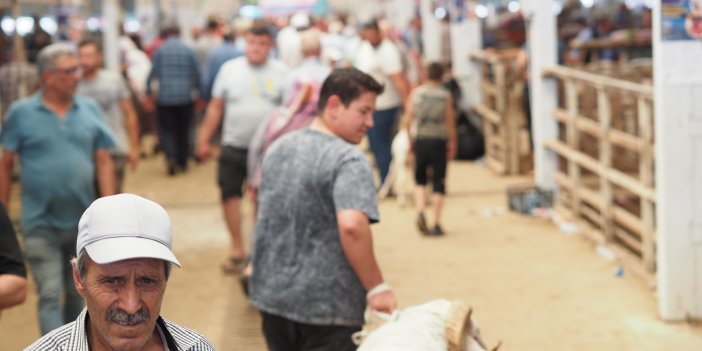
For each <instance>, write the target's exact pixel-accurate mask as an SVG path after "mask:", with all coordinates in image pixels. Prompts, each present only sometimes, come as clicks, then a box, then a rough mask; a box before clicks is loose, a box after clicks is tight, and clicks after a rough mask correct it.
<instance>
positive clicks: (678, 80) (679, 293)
mask: <svg viewBox="0 0 702 351" xmlns="http://www.w3.org/2000/svg"><path fill="white" fill-rule="evenodd" d="M669 6H675V5H674V4H673V5H669ZM662 12H663V11H661V1H655V2H654V9H653V72H654V79H653V81H654V82H655V85H654V120H655V123H654V124H655V154H656V156H655V167H656V170H655V176H656V180H655V184H656V202H657V203H656V219H657V250H656V256H657V279H658V294H657V295H658V309H659V313H660V315H661V317H662V318H663V319H665V320H685V319H686V318H698V319H699V318H702V290H701V289H700V284H701V283H702V103H700V101H702V74H700V71H699V68H695V67H699V62H700V60H702V47H701V46H700V42H699V41H698V40H684V39H683V40H680V39H678V40H667V39H666V38H664V37H663V36H662V31H663V23H662V17H661V16H662Z"/></svg>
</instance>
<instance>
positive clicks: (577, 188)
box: [544, 67, 656, 284]
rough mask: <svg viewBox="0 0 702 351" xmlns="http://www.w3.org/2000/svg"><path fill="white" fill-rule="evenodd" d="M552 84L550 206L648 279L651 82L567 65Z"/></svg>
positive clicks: (554, 71)
mask: <svg viewBox="0 0 702 351" xmlns="http://www.w3.org/2000/svg"><path fill="white" fill-rule="evenodd" d="M544 74H545V75H546V76H548V77H552V78H555V79H556V80H557V81H558V83H559V84H558V86H559V95H560V97H559V104H558V107H557V108H556V109H555V111H553V117H554V118H555V120H556V122H557V123H558V135H559V136H558V138H557V139H555V140H549V141H546V143H545V146H546V147H547V148H548V149H550V150H552V151H554V152H555V153H556V154H557V155H558V159H559V168H558V171H557V173H556V174H555V181H556V183H557V185H558V187H559V192H558V196H557V198H556V210H557V211H558V212H560V213H565V214H567V215H568V216H569V217H571V218H575V219H577V220H579V221H581V222H584V224H587V225H588V226H589V227H591V228H592V229H593V230H592V231H588V234H590V236H591V237H592V238H593V239H594V240H595V241H596V242H600V243H603V242H607V243H612V244H615V245H611V247H612V248H613V249H614V250H615V252H616V253H617V254H618V256H619V257H620V259H621V260H622V261H623V262H624V263H625V264H626V265H627V267H628V268H629V269H632V270H633V271H634V272H636V273H639V274H640V275H642V276H643V277H644V278H645V279H646V280H647V281H648V283H650V284H653V277H654V275H655V271H656V262H655V252H656V239H655V238H656V223H655V206H656V195H655V186H656V185H655V179H654V174H655V172H654V169H655V155H654V138H653V136H654V133H653V87H652V86H651V85H649V84H639V83H634V82H631V81H625V80H621V79H615V78H611V77H610V76H603V75H600V74H593V73H590V72H586V71H582V70H577V69H573V68H566V67H555V68H550V69H547V70H545V72H544Z"/></svg>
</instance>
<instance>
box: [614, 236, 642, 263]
mask: <svg viewBox="0 0 702 351" xmlns="http://www.w3.org/2000/svg"><path fill="white" fill-rule="evenodd" d="M614 235H615V236H616V237H617V239H619V240H621V241H623V242H625V243H626V245H628V246H629V247H631V248H632V249H634V250H636V251H638V252H641V241H639V240H638V239H637V238H635V237H633V236H632V235H631V233H629V232H627V231H626V230H624V229H622V228H614ZM639 264H640V265H643V263H639Z"/></svg>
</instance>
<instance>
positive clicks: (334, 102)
mask: <svg viewBox="0 0 702 351" xmlns="http://www.w3.org/2000/svg"><path fill="white" fill-rule="evenodd" d="M342 105H343V103H342V102H341V98H340V97H339V96H337V95H332V96H330V97H329V98H328V99H327V109H328V111H329V114H330V115H331V117H332V118H336V116H337V115H338V114H339V108H340V107H341V106H342Z"/></svg>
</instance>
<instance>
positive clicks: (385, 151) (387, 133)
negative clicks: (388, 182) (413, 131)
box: [368, 107, 400, 184]
mask: <svg viewBox="0 0 702 351" xmlns="http://www.w3.org/2000/svg"><path fill="white" fill-rule="evenodd" d="M399 112H400V108H399V107H395V108H391V109H387V110H376V111H375V113H373V128H371V129H368V141H369V142H370V147H371V151H373V156H374V157H375V163H376V164H377V165H378V170H379V171H380V183H381V184H382V183H383V182H384V181H385V177H387V176H388V171H390V161H392V150H391V146H392V138H393V134H392V128H393V127H394V126H395V119H396V118H397V114H398V113H399Z"/></svg>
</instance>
